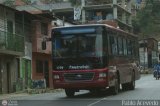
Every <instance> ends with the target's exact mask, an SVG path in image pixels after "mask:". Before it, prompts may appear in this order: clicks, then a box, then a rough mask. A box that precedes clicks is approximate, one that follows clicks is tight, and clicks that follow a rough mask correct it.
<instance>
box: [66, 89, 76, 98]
mask: <svg viewBox="0 0 160 106" xmlns="http://www.w3.org/2000/svg"><path fill="white" fill-rule="evenodd" d="M65 93H66V95H67V97H74V94H75V90H73V89H65Z"/></svg>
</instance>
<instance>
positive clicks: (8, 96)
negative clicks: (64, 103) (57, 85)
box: [0, 89, 63, 100]
mask: <svg viewBox="0 0 160 106" xmlns="http://www.w3.org/2000/svg"><path fill="white" fill-rule="evenodd" d="M61 91H63V90H62V89H26V90H24V91H19V92H15V93H10V94H0V100H4V99H5V100H6V99H12V98H14V97H24V96H31V95H35V94H43V93H54V92H61Z"/></svg>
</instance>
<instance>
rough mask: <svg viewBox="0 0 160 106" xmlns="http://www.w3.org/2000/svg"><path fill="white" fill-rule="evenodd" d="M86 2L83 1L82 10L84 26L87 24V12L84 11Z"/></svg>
mask: <svg viewBox="0 0 160 106" xmlns="http://www.w3.org/2000/svg"><path fill="white" fill-rule="evenodd" d="M84 6H85V0H81V8H82V24H83V23H85V22H86V12H85V10H84Z"/></svg>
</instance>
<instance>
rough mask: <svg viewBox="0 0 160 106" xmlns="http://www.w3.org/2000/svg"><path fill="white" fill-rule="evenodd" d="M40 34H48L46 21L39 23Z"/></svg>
mask: <svg viewBox="0 0 160 106" xmlns="http://www.w3.org/2000/svg"><path fill="white" fill-rule="evenodd" d="M41 34H42V35H46V36H47V35H48V24H47V23H41Z"/></svg>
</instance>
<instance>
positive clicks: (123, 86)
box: [122, 83, 129, 91]
mask: <svg viewBox="0 0 160 106" xmlns="http://www.w3.org/2000/svg"><path fill="white" fill-rule="evenodd" d="M128 88H129V87H128V83H127V84H126V83H124V84H122V91H126V90H128Z"/></svg>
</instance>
